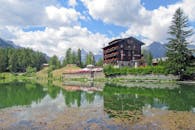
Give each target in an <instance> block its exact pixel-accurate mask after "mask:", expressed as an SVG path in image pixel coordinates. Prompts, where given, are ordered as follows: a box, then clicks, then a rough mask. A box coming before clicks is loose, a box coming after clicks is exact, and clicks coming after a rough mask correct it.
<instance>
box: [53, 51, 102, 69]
mask: <svg viewBox="0 0 195 130" xmlns="http://www.w3.org/2000/svg"><path fill="white" fill-rule="evenodd" d="M84 59H85V60H84V61H83V60H82V56H81V49H78V50H77V51H74V50H72V49H71V48H68V49H67V51H66V52H65V56H64V59H63V61H62V63H61V62H60V61H59V59H58V57H57V56H56V55H54V56H52V57H51V58H50V60H49V66H50V67H51V68H52V69H58V68H60V67H64V66H66V65H67V64H75V65H77V66H78V67H82V68H83V67H86V65H89V64H92V65H96V66H102V65H103V59H102V58H100V59H99V60H98V61H97V62H96V61H95V57H94V54H93V53H92V52H89V53H88V54H87V55H86V57H85V58H84Z"/></svg>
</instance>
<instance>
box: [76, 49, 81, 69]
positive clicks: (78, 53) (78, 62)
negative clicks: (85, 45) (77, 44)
mask: <svg viewBox="0 0 195 130" xmlns="http://www.w3.org/2000/svg"><path fill="white" fill-rule="evenodd" d="M77 65H78V66H79V67H82V61H81V49H80V48H79V49H78V51H77Z"/></svg>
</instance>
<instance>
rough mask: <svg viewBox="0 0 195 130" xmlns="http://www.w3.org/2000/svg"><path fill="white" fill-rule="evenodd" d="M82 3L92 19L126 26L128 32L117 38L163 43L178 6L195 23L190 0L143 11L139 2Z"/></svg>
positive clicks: (93, 0)
mask: <svg viewBox="0 0 195 130" xmlns="http://www.w3.org/2000/svg"><path fill="white" fill-rule="evenodd" d="M82 1H83V3H84V5H85V6H86V7H87V8H88V11H89V14H90V15H91V16H92V17H93V18H94V19H99V20H102V21H103V22H106V23H111V24H115V25H120V26H125V27H127V28H128V30H127V31H126V32H122V33H121V37H129V36H140V35H141V36H144V37H145V39H144V40H146V39H147V41H160V42H166V39H167V37H168V34H167V32H168V28H169V26H170V25H171V20H172V16H173V14H174V12H175V11H176V9H177V8H178V7H181V8H182V9H183V10H184V12H185V14H186V15H187V16H189V20H190V21H193V22H195V13H194V10H195V2H194V0H183V1H181V2H177V3H175V4H172V5H168V6H167V7H164V6H160V7H159V8H157V9H155V10H151V11H150V10H146V9H145V7H144V6H143V5H142V4H141V1H140V0H133V1H130V0H104V1H100V0H82ZM193 37H195V36H193ZM191 39H192V38H191Z"/></svg>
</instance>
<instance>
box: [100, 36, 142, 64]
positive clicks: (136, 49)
mask: <svg viewBox="0 0 195 130" xmlns="http://www.w3.org/2000/svg"><path fill="white" fill-rule="evenodd" d="M142 45H144V43H143V42H141V41H139V40H137V39H136V38H134V37H129V38H124V39H116V40H114V41H111V42H110V43H108V46H105V47H104V48H103V53H104V64H113V65H118V66H137V65H138V64H139V61H140V59H141V57H142V55H141V46H142Z"/></svg>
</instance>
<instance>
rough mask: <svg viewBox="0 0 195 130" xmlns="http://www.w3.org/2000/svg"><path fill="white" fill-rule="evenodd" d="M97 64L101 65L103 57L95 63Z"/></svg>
mask: <svg viewBox="0 0 195 130" xmlns="http://www.w3.org/2000/svg"><path fill="white" fill-rule="evenodd" d="M96 65H97V66H103V59H102V58H100V59H99V60H98V61H97V63H96Z"/></svg>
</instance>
